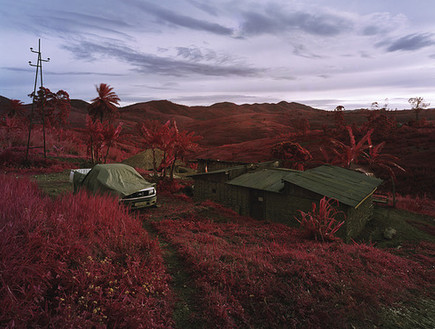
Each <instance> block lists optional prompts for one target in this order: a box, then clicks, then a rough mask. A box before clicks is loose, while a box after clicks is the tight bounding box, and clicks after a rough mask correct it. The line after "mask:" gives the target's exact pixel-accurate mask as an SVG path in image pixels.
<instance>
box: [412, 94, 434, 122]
mask: <svg viewBox="0 0 435 329" xmlns="http://www.w3.org/2000/svg"><path fill="white" fill-rule="evenodd" d="M408 103H409V104H411V105H412V109H413V110H414V112H415V121H417V122H418V120H419V114H420V112H421V110H423V109H425V108H426V107H428V106H429V105H430V103H425V102H424V99H423V97H412V98H410V99H408Z"/></svg>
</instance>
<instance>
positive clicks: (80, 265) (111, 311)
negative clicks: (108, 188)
mask: <svg viewBox="0 0 435 329" xmlns="http://www.w3.org/2000/svg"><path fill="white" fill-rule="evenodd" d="M0 182H1V184H0V273H1V284H0V327H20V328H23V327H28V328H30V327H31V328H35V327H53V328H60V327H71V328H92V327H93V328H103V327H104V328H105V327H107V326H109V327H113V328H115V327H116V328H141V327H143V328H167V327H170V326H172V325H173V321H172V307H173V294H172V292H171V290H170V288H169V286H168V282H169V276H168V275H167V274H166V272H165V267H164V265H163V259H162V254H161V250H160V249H159V246H158V243H157V241H155V240H152V239H151V238H150V237H149V235H148V234H147V232H146V231H145V230H144V229H143V228H142V226H141V223H140V222H139V221H138V220H137V219H135V218H132V217H131V216H130V215H129V214H128V213H127V212H126V210H125V209H124V208H122V207H121V206H119V205H118V203H117V202H116V201H115V200H113V199H110V198H109V199H108V198H104V197H90V196H88V195H86V194H78V195H65V196H64V197H62V198H60V199H58V200H52V199H49V198H48V197H44V196H42V195H41V193H40V192H39V190H38V189H37V187H36V185H34V184H32V183H31V182H30V181H28V180H27V179H19V180H18V179H16V178H15V177H10V176H4V175H2V176H0Z"/></svg>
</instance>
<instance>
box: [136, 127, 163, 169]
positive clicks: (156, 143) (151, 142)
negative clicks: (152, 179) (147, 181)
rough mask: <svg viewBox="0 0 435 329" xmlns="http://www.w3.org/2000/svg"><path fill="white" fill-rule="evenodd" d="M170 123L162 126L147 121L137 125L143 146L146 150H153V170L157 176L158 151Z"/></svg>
mask: <svg viewBox="0 0 435 329" xmlns="http://www.w3.org/2000/svg"><path fill="white" fill-rule="evenodd" d="M169 123H170V122H169V121H167V122H166V123H165V124H164V125H162V124H161V123H160V122H159V121H157V120H146V121H145V122H140V123H138V124H137V125H136V130H137V131H138V133H139V135H140V136H141V137H142V141H143V146H144V148H145V149H151V152H152V154H153V170H154V175H156V174H157V168H158V167H157V155H156V151H157V150H158V149H160V148H161V146H162V144H163V141H162V138H163V137H162V135H163V134H164V133H165V132H167V131H168V126H169Z"/></svg>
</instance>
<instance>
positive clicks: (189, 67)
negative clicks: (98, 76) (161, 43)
mask: <svg viewBox="0 0 435 329" xmlns="http://www.w3.org/2000/svg"><path fill="white" fill-rule="evenodd" d="M63 48H64V49H66V50H68V51H70V52H71V53H73V54H74V56H76V57H77V58H80V59H82V60H83V59H96V58H97V57H99V56H108V57H112V58H114V59H117V60H121V61H123V62H125V63H128V64H130V65H132V66H134V67H135V68H136V71H138V72H146V73H155V74H162V75H169V76H190V75H192V74H197V75H203V76H242V77H249V76H257V75H259V74H260V73H261V72H263V71H264V70H263V69H257V68H252V67H249V66H246V65H241V64H240V63H231V64H230V65H217V64H216V63H215V62H214V63H210V64H205V63H197V62H192V61H188V62H186V61H183V60H179V59H177V58H171V57H159V56H156V55H153V54H146V53H141V52H138V51H135V50H133V49H131V48H128V47H125V46H116V45H113V44H96V43H91V42H88V41H82V42H79V43H78V44H74V45H70V44H68V45H64V46H63ZM181 54H182V57H183V55H184V57H185V58H192V56H193V58H196V57H197V58H202V54H200V53H195V51H193V52H192V51H191V50H189V49H187V50H182V51H181Z"/></svg>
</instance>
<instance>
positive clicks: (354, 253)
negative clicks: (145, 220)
mask: <svg viewBox="0 0 435 329" xmlns="http://www.w3.org/2000/svg"><path fill="white" fill-rule="evenodd" d="M195 207H197V209H199V208H201V207H206V208H213V207H214V204H213V203H210V202H208V203H203V204H202V205H199V206H195ZM198 207H199V208H198ZM191 210H192V211H191V212H188V213H187V214H185V215H184V216H180V217H178V218H177V219H176V220H173V219H167V220H163V221H161V222H157V221H156V222H153V225H154V227H155V228H156V229H157V230H158V231H159V233H160V234H161V235H162V236H164V238H165V239H167V240H168V241H169V242H170V243H171V244H173V245H175V246H176V247H177V248H178V251H179V253H180V255H181V256H182V257H183V259H184V260H185V262H186V265H187V268H189V272H190V274H191V275H192V277H193V278H194V280H195V284H196V286H197V288H198V296H197V297H198V299H199V301H200V303H201V305H202V307H203V310H202V313H201V314H197V315H196V316H200V317H201V318H203V319H206V321H209V323H210V326H215V327H216V326H217V327H219V328H246V327H249V328H250V327H255V328H264V327H269V328H349V327H350V326H351V325H352V324H354V325H355V326H356V327H361V326H362V327H364V326H367V325H371V326H373V324H376V323H377V321H378V316H379V314H380V312H381V311H382V309H383V308H384V307H388V306H390V305H394V304H395V303H397V302H404V301H407V300H411V299H412V298H416V296H420V297H421V296H425V295H427V294H428V293H429V292H428V291H429V290H428V287H429V286H431V284H432V283H433V279H434V269H433V265H434V262H433V260H432V262H430V260H428V259H427V258H425V263H419V262H416V261H412V260H408V259H404V258H402V257H398V256H395V255H392V254H390V253H388V252H385V251H381V250H379V249H376V248H374V247H370V246H366V245H356V244H355V245H346V244H340V243H326V244H322V243H318V242H314V241H309V240H305V239H303V237H302V235H301V233H300V231H298V230H295V229H292V228H289V227H287V226H284V225H280V224H272V223H264V222H258V221H254V220H249V219H247V218H242V217H239V216H237V215H236V214H235V213H233V212H226V213H224V214H222V216H225V217H229V218H230V219H232V220H231V221H232V222H228V223H225V222H222V221H221V222H219V223H218V222H214V221H212V220H210V219H208V218H202V216H201V215H198V213H195V209H194V207H191ZM221 210H222V208H221V207H216V211H217V212H218V213H219V212H221ZM199 213H201V212H199ZM432 297H433V296H432Z"/></svg>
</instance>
